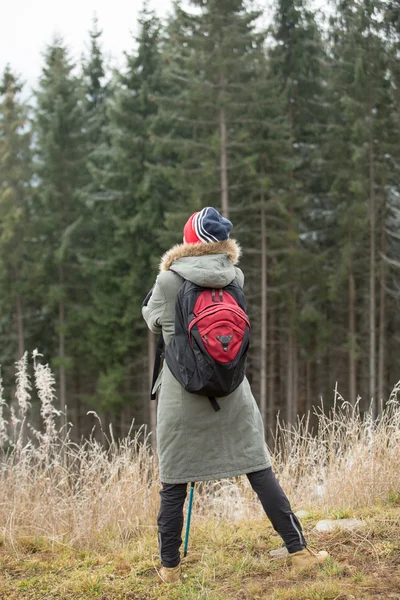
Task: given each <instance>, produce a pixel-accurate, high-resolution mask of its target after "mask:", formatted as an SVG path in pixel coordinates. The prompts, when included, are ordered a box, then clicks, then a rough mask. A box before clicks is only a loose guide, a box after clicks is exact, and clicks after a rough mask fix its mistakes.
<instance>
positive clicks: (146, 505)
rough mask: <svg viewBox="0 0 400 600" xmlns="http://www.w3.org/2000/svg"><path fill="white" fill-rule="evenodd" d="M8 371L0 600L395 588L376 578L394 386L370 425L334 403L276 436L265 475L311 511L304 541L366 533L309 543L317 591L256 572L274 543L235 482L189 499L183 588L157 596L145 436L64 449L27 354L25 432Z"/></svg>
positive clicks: (396, 450) (241, 598)
mask: <svg viewBox="0 0 400 600" xmlns="http://www.w3.org/2000/svg"><path fill="white" fill-rule="evenodd" d="M17 367H18V377H17V394H16V396H17V401H18V409H17V411H18V414H16V413H15V412H14V413H12V412H11V413H9V414H10V418H9V423H8V424H7V422H6V421H5V418H6V416H7V414H8V413H7V411H8V407H7V405H6V403H5V402H4V400H3V398H2V393H1V392H2V387H1V380H0V433H1V442H2V443H3V450H2V451H1V450H0V567H1V568H0V599H1V600H2V599H3V598H4V600H5V599H7V600H12V599H13V600H14V599H18V600H23V599H24V598H26V599H36V598H37V599H39V598H40V599H41V600H46V599H47V600H50V599H53V598H54V599H56V598H71V599H74V600H80V599H82V600H83V599H85V600H86V599H89V598H90V599H91V598H100V600H114V599H115V600H117V599H119V598H129V597H130V598H132V599H136V600H143V599H145V598H146V599H147V598H148V599H153V598H154V599H156V598H157V599H158V598H172V599H173V598H209V599H210V600H212V599H215V600H218V599H221V598H234V599H235V600H247V599H250V598H254V599H257V598H262V599H263V600H264V599H265V598H268V599H269V598H271V599H272V600H290V599H293V600H324V599H326V600H329V599H331V600H339V598H340V599H342V598H343V599H344V598H346V597H347V596H346V594H350V596H349V598H351V595H353V596H354V597H355V598H358V597H360V598H375V597H376V598H378V597H382V598H390V596H389V595H388V594H389V591H390V593H391V591H393V590H395V587H393V586H392V583H393V585H398V586H399V590H400V582H399V579H398V578H397V579H396V578H394V577H392V576H391V583H390V585H389V587H388V585H386V587H385V584H384V581H385V577H386V576H387V575H388V573H389V571H388V569H391V568H394V567H395V566H396V568H397V569H398V567H399V561H398V556H399V553H398V549H399V545H400V535H399V519H398V508H399V506H400V469H399V464H400V405H399V403H398V401H397V394H398V391H399V389H400V385H398V386H396V388H395V390H394V391H393V393H392V396H391V398H390V400H389V402H388V403H387V405H386V408H385V410H384V411H383V412H382V414H381V415H380V417H379V419H378V420H376V421H374V420H373V419H372V417H371V414H370V413H367V414H364V415H363V416H361V415H360V412H359V410H358V407H357V406H356V407H351V406H350V405H348V404H347V403H345V402H344V401H343V399H342V398H341V397H340V396H339V395H338V394H337V393H336V395H335V404H334V407H333V409H332V410H331V411H330V412H329V413H328V414H326V413H325V412H324V411H323V410H322V408H321V409H320V410H318V411H317V416H318V426H317V427H316V428H315V431H314V432H310V428H309V422H308V419H307V418H305V419H303V420H301V421H300V422H299V423H298V424H297V425H296V426H295V427H292V428H291V429H290V430H289V429H287V428H285V427H284V426H283V425H278V427H277V435H276V443H275V451H274V452H273V461H274V468H275V470H276V472H277V473H278V475H279V478H280V481H281V483H282V486H283V487H284V489H285V490H286V492H287V493H288V495H289V497H290V498H291V500H292V503H293V505H294V506H295V507H296V508H300V507H301V508H309V509H310V508H311V517H310V519H309V520H306V522H305V523H304V525H305V528H306V531H307V530H309V537H310V536H311V539H312V537H313V536H314V537H315V535H316V534H313V533H311V529H312V527H313V526H314V524H315V521H316V520H317V519H318V518H322V517H326V516H334V517H335V516H336V517H347V516H353V515H354V516H359V517H362V518H364V519H366V520H367V524H368V528H367V530H365V531H363V534H362V535H361V534H359V533H352V534H346V533H338V532H336V533H333V534H328V535H326V534H325V537H324V538H323V541H322V540H321V539H320V538H319V539H315V544H316V545H321V544H322V543H323V545H324V546H327V547H328V549H330V550H331V551H332V554H333V556H334V557H335V559H334V560H333V561H331V562H330V563H329V564H328V565H327V566H326V567H324V568H323V569H322V570H320V572H319V574H318V577H317V578H315V576H309V577H308V576H304V578H302V579H301V580H298V579H296V578H295V577H294V578H293V576H292V575H291V574H290V572H289V571H288V570H287V569H286V570H285V569H283V571H282V566H281V565H277V564H276V563H274V562H272V561H271V560H269V558H268V553H267V551H268V550H269V549H272V548H276V547H278V546H280V545H281V541H280V539H279V538H278V537H277V536H276V535H275V534H274V532H273V531H272V529H271V528H270V526H269V525H268V524H267V522H266V520H265V519H263V518H262V511H261V508H260V506H259V504H258V502H257V501H256V500H255V497H254V495H253V493H252V490H251V488H250V486H249V484H248V482H247V480H246V478H237V479H235V480H231V481H222V482H209V483H205V484H201V485H198V486H197V488H196V490H197V491H196V494H195V505H194V515H195V517H194V523H193V532H192V538H191V549H192V553H191V555H190V558H189V561H188V563H187V568H186V570H185V573H186V575H187V580H184V582H183V584H182V585H181V586H178V588H177V589H178V591H174V592H168V596H165V595H163V593H164V594H165V592H162V591H160V588H159V587H158V586H157V585H156V584H154V582H153V579H152V578H153V575H154V566H155V565H156V564H157V563H158V558H157V548H156V543H157V542H156V534H155V533H156V532H155V523H156V513H157V510H158V491H159V480H158V472H157V462H156V459H155V458H154V457H153V456H152V453H151V449H150V444H149V443H148V442H149V440H148V439H146V436H145V435H144V432H139V433H138V434H136V436H133V437H130V436H128V437H127V438H126V439H124V440H115V439H114V438H113V435H112V430H110V431H109V432H108V433H106V432H103V442H104V443H99V442H98V441H96V440H95V439H94V437H93V438H92V439H89V440H87V441H85V442H82V443H81V444H74V443H73V442H72V441H71V440H70V439H69V436H68V431H67V430H61V431H58V430H57V427H56V423H57V418H58V416H59V415H58V413H57V411H56V410H55V408H54V379H53V376H52V374H51V372H50V370H49V369H48V367H47V366H46V365H43V364H41V363H40V357H39V355H38V354H37V353H36V354H35V357H34V382H35V388H36V392H37V394H38V397H39V398H40V400H41V403H42V411H41V414H42V418H43V427H42V431H40V432H39V431H34V430H32V429H31V428H30V427H29V425H28V422H27V415H28V414H29V400H30V394H31V393H33V391H32V389H31V380H30V379H29V377H28V365H27V360H26V357H24V359H23V360H22V361H20V362H19V363H18V365H17ZM396 511H397V512H396ZM396 556H397V558H396ZM338 561H339V562H338ZM396 561H397V562H396ZM346 565H347V566H346ZM60 578H61V579H60ZM60 581H61V583H60ZM152 582H153V583H152ZM266 582H269V583H268V585H267V583H266ZM344 582H345V584H344ZM268 586H269V588H268V589H269V590H270V591H269V592H268V593H267V591H266V590H267V587H268ZM358 588H360V589H362V593H363V594H364V595H361V596H358V595H357V594H358V592H357V589H358ZM110 590H112V591H110ZM135 590H137V591H135ZM371 590H372V591H371ZM373 590H375V591H373ZM382 590H383V591H382ZM385 590H386V591H385ZM388 590H389V591H388ZM381 592H382V595H381ZM373 593H375V594H376V595H375V596H374V595H373ZM129 594H131V595H129ZM343 594H345V595H343ZM385 594H386V596H385ZM395 597H396V596H393V598H395ZM399 599H400V592H399Z"/></svg>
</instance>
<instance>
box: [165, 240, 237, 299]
mask: <svg viewBox="0 0 400 600" xmlns="http://www.w3.org/2000/svg"><path fill="white" fill-rule="evenodd" d="M239 257H240V246H239V244H238V243H237V242H235V240H226V241H223V242H214V243H207V242H202V243H199V244H179V245H178V246H174V247H173V248H172V249H171V250H169V251H168V252H167V253H166V254H165V255H164V256H163V259H162V262H161V265H160V270H161V272H164V271H173V272H174V273H177V274H178V275H180V276H181V277H183V279H187V280H188V281H191V282H192V283H194V284H196V285H199V286H201V287H212V288H217V289H218V288H223V287H225V286H226V285H228V284H229V283H231V282H232V281H233V280H234V279H235V278H237V277H238V276H239V277H242V276H240V275H239V269H238V268H236V267H235V265H236V263H237V262H238V260H239Z"/></svg>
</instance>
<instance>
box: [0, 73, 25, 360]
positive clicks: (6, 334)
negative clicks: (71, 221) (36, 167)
mask: <svg viewBox="0 0 400 600" xmlns="http://www.w3.org/2000/svg"><path fill="white" fill-rule="evenodd" d="M22 90H23V86H22V83H21V82H20V80H19V78H18V77H17V76H16V75H15V74H14V73H13V72H12V70H11V68H10V67H9V66H7V67H6V68H5V70H4V73H3V77H2V81H1V82H0V213H1V218H0V287H1V289H2V293H1V301H0V311H1V313H0V314H1V317H0V323H1V329H2V332H1V337H2V339H3V340H7V343H4V344H3V345H2V348H3V352H2V355H1V357H0V363H1V364H3V365H5V364H9V363H10V362H12V361H14V360H19V359H20V358H21V357H22V355H23V353H24V351H25V345H26V333H25V327H26V323H25V319H24V315H25V304H26V303H27V301H28V298H27V296H28V288H27V285H28V281H27V279H28V278H29V270H30V268H32V264H31V263H30V259H29V252H28V239H27V235H28V228H29V205H30V203H31V197H32V189H31V176H32V167H31V150H30V143H31V133H30V130H29V124H28V107H27V105H26V103H24V102H23V100H22V99H21V93H22ZM10 314H12V319H11V320H10V319H9V318H8V315H10Z"/></svg>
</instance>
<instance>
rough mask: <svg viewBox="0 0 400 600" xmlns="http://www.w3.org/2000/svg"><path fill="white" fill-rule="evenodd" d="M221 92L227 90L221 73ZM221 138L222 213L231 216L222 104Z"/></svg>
mask: <svg viewBox="0 0 400 600" xmlns="http://www.w3.org/2000/svg"><path fill="white" fill-rule="evenodd" d="M219 83H220V86H221V88H220V93H221V94H222V96H223V95H224V91H225V77H224V74H223V73H221V74H220V77H219ZM219 139H220V179H221V209H222V215H223V216H224V217H226V218H227V219H228V218H229V191H228V190H229V188H228V147H227V139H228V138H227V132H226V120H225V108H224V106H223V105H222V106H221V108H220V110H219Z"/></svg>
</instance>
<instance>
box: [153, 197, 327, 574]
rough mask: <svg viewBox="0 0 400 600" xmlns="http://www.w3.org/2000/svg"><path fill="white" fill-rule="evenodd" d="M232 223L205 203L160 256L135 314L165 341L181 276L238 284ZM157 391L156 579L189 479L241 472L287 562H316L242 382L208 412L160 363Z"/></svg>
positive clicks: (165, 568)
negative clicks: (278, 537)
mask: <svg viewBox="0 0 400 600" xmlns="http://www.w3.org/2000/svg"><path fill="white" fill-rule="evenodd" d="M231 230H232V223H231V222H230V221H228V219H225V218H224V217H222V216H221V215H220V214H219V212H218V211H217V210H215V209H214V208H211V207H206V208H204V209H203V210H202V211H200V212H199V213H195V214H194V215H192V216H191V217H190V219H189V220H188V222H187V223H186V225H185V228H184V238H183V244H179V245H177V246H174V247H173V248H172V249H171V250H169V252H167V253H166V254H165V255H164V256H163V258H162V261H161V265H160V274H159V275H158V277H157V280H156V283H155V286H154V288H153V290H152V293H151V295H149V296H148V297H147V304H146V305H145V306H144V307H143V316H144V318H145V320H146V322H147V325H148V327H149V328H150V330H151V331H153V332H154V333H160V332H162V334H163V336H164V340H165V343H166V345H168V344H169V343H170V342H171V340H172V339H173V337H174V325H175V299H176V296H177V294H178V291H179V289H180V287H181V286H182V281H183V280H189V281H191V282H193V283H194V284H196V285H198V286H200V287H204V288H213V289H221V288H224V287H225V286H227V285H228V284H230V283H231V282H232V281H233V280H235V279H236V281H237V282H238V283H239V285H240V286H241V287H243V283H244V276H243V273H242V271H241V270H240V269H239V268H238V267H237V266H236V265H237V263H238V261H239V258H240V247H239V245H238V244H237V242H235V240H233V239H230V238H229V234H230V232H231ZM155 387H156V389H157V388H159V390H158V401H159V402H158V425H157V448H158V454H159V462H160V477H161V482H162V490H161V492H160V495H161V507H160V512H159V515H158V539H159V550H160V557H161V562H162V568H161V571H160V575H161V578H162V580H163V581H164V582H166V583H173V582H177V581H179V579H180V575H181V565H180V552H179V548H180V546H181V543H182V538H181V534H182V527H183V505H184V502H185V498H186V490H187V484H188V482H191V481H208V480H215V479H224V478H228V477H235V476H238V475H243V474H246V475H247V477H248V479H249V481H250V484H251V486H252V488H253V490H254V491H255V492H256V494H257V495H258V497H259V499H260V502H261V504H262V506H263V508H264V511H265V513H266V514H267V516H268V517H269V519H270V520H271V523H272V525H273V527H274V529H275V530H276V531H277V532H278V533H279V534H280V535H281V537H282V539H283V541H284V543H285V546H286V548H287V550H288V552H289V556H290V560H291V563H292V565H293V566H294V567H297V568H302V567H304V566H308V565H312V564H318V563H321V562H324V561H325V560H326V559H327V557H328V553H327V552H318V553H317V552H314V551H313V550H310V549H309V548H308V547H307V544H306V540H305V539H304V536H303V533H302V529H301V525H300V523H299V521H298V519H297V518H296V516H295V515H294V514H293V512H292V510H291V507H290V504H289V501H288V499H287V497H286V496H285V494H284V492H283V490H282V488H281V487H280V485H279V483H278V481H277V480H276V478H275V475H274V473H273V471H272V469H271V461H270V457H269V454H268V451H267V449H266V446H265V443H264V430H263V423H262V419H261V414H260V412H259V409H258V407H257V404H256V402H255V400H254V397H253V395H252V392H251V389H250V385H249V382H248V381H247V379H246V378H245V379H244V381H243V382H242V383H241V384H240V385H239V387H237V388H236V389H235V391H234V392H233V393H231V394H229V395H228V396H225V397H222V398H218V399H217V400H218V405H219V407H220V410H218V411H216V410H214V409H213V406H212V405H211V404H210V402H208V401H207V398H206V397H201V396H198V395H195V394H190V393H189V392H186V391H185V389H184V388H183V387H182V385H181V384H180V383H179V382H178V381H177V379H175V377H174V376H173V375H172V373H171V371H170V369H169V368H168V366H167V364H164V368H163V371H162V373H161V375H160V377H159V378H158V381H157V383H156V386H155Z"/></svg>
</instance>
